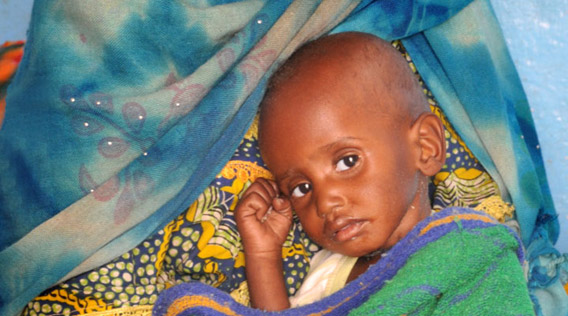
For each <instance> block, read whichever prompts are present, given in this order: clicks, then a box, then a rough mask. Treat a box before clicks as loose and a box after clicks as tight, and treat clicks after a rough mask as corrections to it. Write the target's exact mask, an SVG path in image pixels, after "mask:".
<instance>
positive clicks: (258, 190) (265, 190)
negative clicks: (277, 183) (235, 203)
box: [241, 179, 274, 205]
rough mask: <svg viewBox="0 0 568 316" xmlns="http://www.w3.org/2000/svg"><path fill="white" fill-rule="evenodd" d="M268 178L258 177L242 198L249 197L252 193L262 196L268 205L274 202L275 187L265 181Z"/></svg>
mask: <svg viewBox="0 0 568 316" xmlns="http://www.w3.org/2000/svg"><path fill="white" fill-rule="evenodd" d="M265 182H266V180H264V181H263V179H257V180H256V181H255V182H254V183H253V184H252V185H251V186H250V187H249V188H248V189H247V190H246V192H245V193H244V194H243V196H242V197H241V200H244V199H246V198H248V197H249V196H250V195H258V196H260V197H262V198H263V199H264V201H265V203H266V204H267V205H270V204H271V203H272V198H273V194H274V193H273V189H272V187H271V186H270V185H269V184H267V183H265Z"/></svg>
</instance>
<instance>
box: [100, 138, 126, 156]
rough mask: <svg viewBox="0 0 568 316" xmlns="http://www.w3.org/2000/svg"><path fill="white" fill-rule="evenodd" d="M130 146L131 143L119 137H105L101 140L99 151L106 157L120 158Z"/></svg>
mask: <svg viewBox="0 0 568 316" xmlns="http://www.w3.org/2000/svg"><path fill="white" fill-rule="evenodd" d="M128 148H130V144H129V143H128V142H126V141H124V140H123V139H122V138H118V137H105V138H103V139H101V141H100V142H99V146H98V149H99V153H100V154H101V155H103V157H105V158H118V157H120V156H122V154H124V152H126V151H127V150H128Z"/></svg>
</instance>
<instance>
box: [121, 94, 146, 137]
mask: <svg viewBox="0 0 568 316" xmlns="http://www.w3.org/2000/svg"><path fill="white" fill-rule="evenodd" d="M122 117H123V118H124V121H125V122H126V125H128V127H130V129H131V130H132V131H133V132H134V133H139V132H140V130H141V129H142V127H143V126H144V122H145V121H146V109H144V107H143V106H141V105H140V104H138V103H136V102H128V103H126V104H124V105H123V106H122Z"/></svg>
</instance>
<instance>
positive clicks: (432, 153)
mask: <svg viewBox="0 0 568 316" xmlns="http://www.w3.org/2000/svg"><path fill="white" fill-rule="evenodd" d="M412 130H413V132H414V133H415V136H416V138H415V139H416V140H417V144H418V146H419V147H420V154H419V156H418V159H417V160H416V164H417V165H416V166H417V168H418V169H419V170H420V171H421V172H422V173H423V174H424V175H425V176H433V175H435V174H436V173H437V172H438V171H440V169H442V167H443V166H444V162H445V161H446V139H445V137H444V126H443V125H442V122H441V121H440V119H439V118H438V117H437V116H436V115H434V114H433V113H422V114H421V115H420V116H419V117H418V119H416V121H414V124H413V125H412Z"/></svg>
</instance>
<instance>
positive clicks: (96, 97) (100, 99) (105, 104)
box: [89, 93, 114, 113]
mask: <svg viewBox="0 0 568 316" xmlns="http://www.w3.org/2000/svg"><path fill="white" fill-rule="evenodd" d="M89 101H90V102H91V105H92V106H94V107H95V108H96V109H99V110H103V111H105V112H109V113H112V112H113V111H114V106H113V104H112V97H111V96H110V95H108V94H105V93H93V94H91V95H90V96H89Z"/></svg>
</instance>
